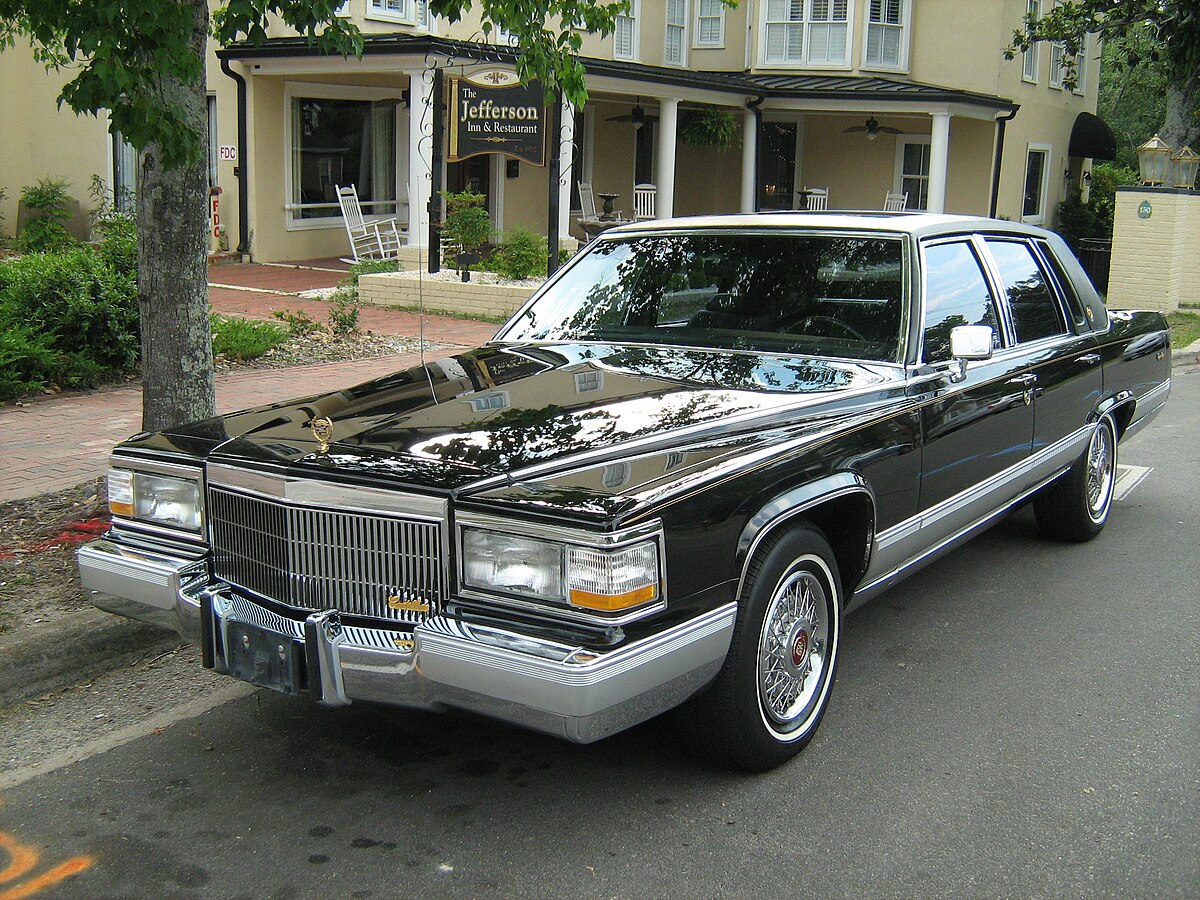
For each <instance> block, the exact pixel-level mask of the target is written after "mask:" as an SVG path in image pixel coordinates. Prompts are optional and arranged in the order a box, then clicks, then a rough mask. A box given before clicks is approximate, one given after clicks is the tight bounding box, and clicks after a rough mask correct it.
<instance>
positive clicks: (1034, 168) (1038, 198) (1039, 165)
mask: <svg viewBox="0 0 1200 900" xmlns="http://www.w3.org/2000/svg"><path fill="white" fill-rule="evenodd" d="M1045 174H1046V151H1045V150H1030V151H1029V156H1028V157H1027V158H1026V160H1025V203H1024V205H1023V207H1022V208H1021V215H1023V216H1024V217H1025V218H1027V219H1030V218H1037V217H1039V216H1041V215H1042V181H1043V179H1044V178H1045Z"/></svg>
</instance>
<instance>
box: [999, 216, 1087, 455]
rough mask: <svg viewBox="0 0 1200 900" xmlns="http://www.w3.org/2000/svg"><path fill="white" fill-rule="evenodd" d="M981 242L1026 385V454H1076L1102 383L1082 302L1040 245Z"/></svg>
mask: <svg viewBox="0 0 1200 900" xmlns="http://www.w3.org/2000/svg"><path fill="white" fill-rule="evenodd" d="M985 244H986V247H987V251H988V255H989V257H990V259H991V262H992V265H993V266H994V271H995V274H996V278H997V281H998V283H999V285H1000V289H1001V290H1002V291H1003V300H1004V301H1005V302H1006V303H1007V305H1008V311H1009V315H1010V318H1011V321H1012V331H1013V338H1014V340H1015V343H1016V347H1017V349H1018V350H1019V351H1020V353H1021V354H1022V356H1023V357H1024V359H1025V369H1024V371H1023V373H1022V377H1025V378H1026V379H1028V380H1030V381H1031V382H1032V385H1033V388H1034V394H1033V396H1034V403H1033V408H1034V422H1033V446H1032V455H1033V457H1034V458H1033V460H1032V462H1033V464H1034V466H1035V468H1036V469H1039V470H1049V469H1052V468H1054V467H1056V466H1058V465H1060V464H1061V463H1062V460H1063V457H1064V456H1065V457H1066V458H1068V459H1074V457H1075V456H1078V453H1079V452H1080V450H1078V449H1076V448H1077V445H1079V446H1081V444H1080V442H1081V441H1082V440H1084V439H1085V438H1086V436H1087V433H1088V429H1089V428H1090V425H1089V418H1090V414H1091V411H1092V410H1093V409H1094V408H1095V406H1096V404H1097V403H1098V402H1099V400H1100V394H1101V390H1102V388H1103V376H1102V374H1101V366H1100V352H1099V350H1098V349H1097V348H1096V340H1095V338H1094V337H1093V336H1092V333H1091V329H1090V327H1088V325H1087V322H1086V318H1085V316H1084V311H1083V309H1082V308H1081V307H1080V306H1079V304H1078V302H1077V301H1075V302H1071V301H1072V299H1073V298H1071V297H1070V296H1069V295H1067V294H1066V293H1065V290H1066V289H1065V288H1064V286H1063V285H1062V284H1060V283H1059V281H1058V279H1057V278H1056V277H1055V275H1054V266H1053V265H1052V263H1053V260H1052V259H1050V258H1047V257H1046V256H1045V255H1044V253H1043V251H1045V252H1049V250H1048V248H1044V247H1039V245H1038V242H1036V241H1034V240H1029V239H1023V238H1009V237H998V236H996V237H989V238H988V239H987V240H986V241H985ZM1077 332H1079V333H1077Z"/></svg>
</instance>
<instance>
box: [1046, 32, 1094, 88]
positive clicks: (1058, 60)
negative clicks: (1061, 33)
mask: <svg viewBox="0 0 1200 900" xmlns="http://www.w3.org/2000/svg"><path fill="white" fill-rule="evenodd" d="M1068 59H1069V57H1068V56H1067V48H1066V47H1064V46H1063V45H1062V44H1051V45H1050V87H1052V88H1061V87H1062V86H1063V76H1064V75H1065V67H1066V63H1067V61H1068ZM1074 62H1075V93H1077V94H1082V93H1083V82H1084V79H1085V78H1086V77H1087V35H1084V37H1083V43H1082V44H1081V45H1080V48H1079V53H1077V54H1076V55H1075V60H1074Z"/></svg>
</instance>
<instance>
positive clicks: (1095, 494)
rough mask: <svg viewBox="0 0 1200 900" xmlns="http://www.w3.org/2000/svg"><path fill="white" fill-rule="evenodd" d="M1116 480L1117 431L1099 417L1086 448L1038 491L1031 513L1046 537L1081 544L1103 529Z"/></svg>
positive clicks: (1106, 419)
mask: <svg viewBox="0 0 1200 900" xmlns="http://www.w3.org/2000/svg"><path fill="white" fill-rule="evenodd" d="M1116 481H1117V432H1116V428H1115V426H1114V425H1113V421H1112V418H1111V417H1110V416H1102V417H1101V418H1100V421H1099V422H1097V423H1096V428H1095V430H1094V431H1093V432H1092V436H1091V438H1090V439H1089V440H1088V446H1087V449H1086V450H1085V451H1084V453H1083V455H1082V456H1081V457H1079V459H1078V460H1076V462H1075V464H1074V465H1073V466H1071V468H1070V469H1068V470H1067V471H1066V473H1065V474H1063V475H1062V477H1060V478H1059V479H1058V480H1057V481H1055V482H1053V483H1052V484H1048V485H1047V486H1046V487H1044V488H1042V490H1040V491H1038V493H1037V495H1036V496H1035V497H1034V498H1033V512H1034V514H1035V515H1036V516H1037V523H1038V528H1039V529H1040V530H1041V532H1042V534H1043V535H1044V536H1046V537H1049V538H1053V539H1055V540H1060V541H1075V542H1077V543H1081V542H1083V541H1090V540H1091V539H1092V538H1094V537H1095V536H1096V535H1098V534H1099V533H1100V532H1101V531H1102V530H1103V529H1104V523H1105V522H1107V521H1108V514H1109V511H1110V510H1111V509H1112V501H1113V493H1114V492H1115V488H1116Z"/></svg>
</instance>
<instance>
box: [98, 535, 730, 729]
mask: <svg viewBox="0 0 1200 900" xmlns="http://www.w3.org/2000/svg"><path fill="white" fill-rule="evenodd" d="M79 572H80V577H81V578H82V580H83V585H84V588H85V589H87V591H88V593H89V598H90V599H91V602H92V603H93V604H94V605H95V606H97V607H99V608H100V609H104V610H108V611H110V612H115V613H117V614H118V615H123V616H126V617H128V618H132V619H138V620H141V621H146V622H153V623H155V624H159V625H165V626H167V627H169V628H173V629H174V630H175V631H177V632H178V633H179V634H181V635H182V636H184V637H185V638H188V639H190V640H194V641H199V642H200V644H201V646H202V648H203V650H204V656H205V664H206V665H208V666H210V667H212V668H214V669H216V670H218V671H221V672H225V673H230V672H231V671H232V669H233V667H232V666H231V665H230V662H229V655H228V653H227V647H228V639H229V627H230V623H243V624H244V625H248V626H253V627H254V628H256V629H259V630H260V631H263V632H266V633H268V634H269V635H271V636H272V638H276V637H277V638H278V639H279V641H280V646H281V647H283V646H290V647H293V648H298V652H299V654H300V656H301V658H302V659H303V663H302V664H301V665H302V668H303V670H304V676H305V677H304V678H303V682H304V684H305V685H306V689H307V692H308V693H309V694H310V695H311V696H312V697H314V698H315V699H317V700H319V701H320V702H322V703H324V704H326V705H330V706H340V705H344V704H346V703H349V702H351V701H352V700H367V701H372V702H378V703H387V704H391V705H395V706H404V707H410V708H417V709H427V710H435V711H444V710H447V709H461V710H467V711H470V712H475V713H479V714H481V715H485V716H489V717H491V718H496V719H500V720H502V721H506V722H511V723H513V724H516V725H521V726H523V727H526V728H531V729H534V730H536V731H542V732H546V733H548V734H553V735H556V736H558V737H563V738H566V739H567V740H571V741H576V742H579V743H587V742H590V741H595V740H599V739H600V738H603V737H607V736H608V735H610V734H614V733H616V732H618V731H622V730H624V729H625V728H629V727H630V726H632V725H636V724H637V723H638V722H642V721H645V720H646V719H649V718H651V717H653V716H655V715H658V714H659V713H661V712H664V711H666V710H668V709H670V708H672V707H674V706H676V705H678V704H679V703H681V702H682V701H684V700H685V699H687V698H688V697H689V696H691V695H692V694H694V693H695V692H696V691H698V690H700V689H701V688H702V687H704V686H705V685H706V684H707V683H708V682H710V681H711V680H712V679H713V678H714V677H715V676H716V674H717V671H718V670H719V669H720V667H721V665H722V663H723V661H724V659H725V655H726V653H727V652H728V650H729V642H730V638H731V637H732V634H733V626H734V619H735V617H736V612H737V609H736V605H735V604H733V603H729V604H727V605H725V606H722V607H720V608H719V609H715V610H712V611H711V612H708V613H705V614H703V615H701V616H698V617H696V618H694V619H691V620H689V621H687V622H684V623H682V624H680V625H676V626H673V627H672V628H669V629H666V630H664V631H662V632H660V633H658V634H656V635H653V636H651V637H647V638H643V639H642V640H639V641H635V642H632V643H629V644H626V645H624V646H622V647H620V648H618V649H616V650H612V651H609V652H597V651H593V650H590V649H586V648H583V647H581V646H578V645H574V646H572V645H569V644H563V643H557V642H554V641H549V640H546V639H544V638H539V637H533V636H530V635H525V634H520V633H517V632H513V631H507V630H504V629H500V628H494V627H488V626H481V625H473V624H468V623H465V622H462V621H459V620H457V619H452V618H449V617H447V616H434V617H432V618H430V619H429V620H428V621H426V622H423V623H421V624H419V625H416V626H414V627H413V628H412V629H411V630H393V629H387V628H379V629H377V628H360V627H352V626H343V625H342V623H341V621H340V620H339V618H338V616H337V613H336V612H333V611H326V612H317V613H313V614H312V615H310V616H308V617H307V618H306V619H303V620H296V619H290V618H285V617H283V616H280V615H278V614H277V613H275V612H273V611H271V610H269V609H266V608H265V607H263V606H261V605H259V604H257V603H255V602H253V601H252V600H250V599H248V598H246V597H243V596H240V595H238V594H236V593H235V592H233V591H232V590H231V589H230V588H228V587H226V586H224V585H214V584H210V583H209V582H208V579H207V570H206V568H205V565H204V561H203V560H202V559H186V558H180V557H176V556H171V555H164V554H162V553H157V552H149V551H145V550H141V549H134V548H130V547H127V546H125V545H121V544H117V543H115V542H113V541H109V540H101V541H96V542H95V543H92V544H88V545H87V546H85V547H82V548H81V549H80V551H79ZM281 653H282V651H281Z"/></svg>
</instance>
